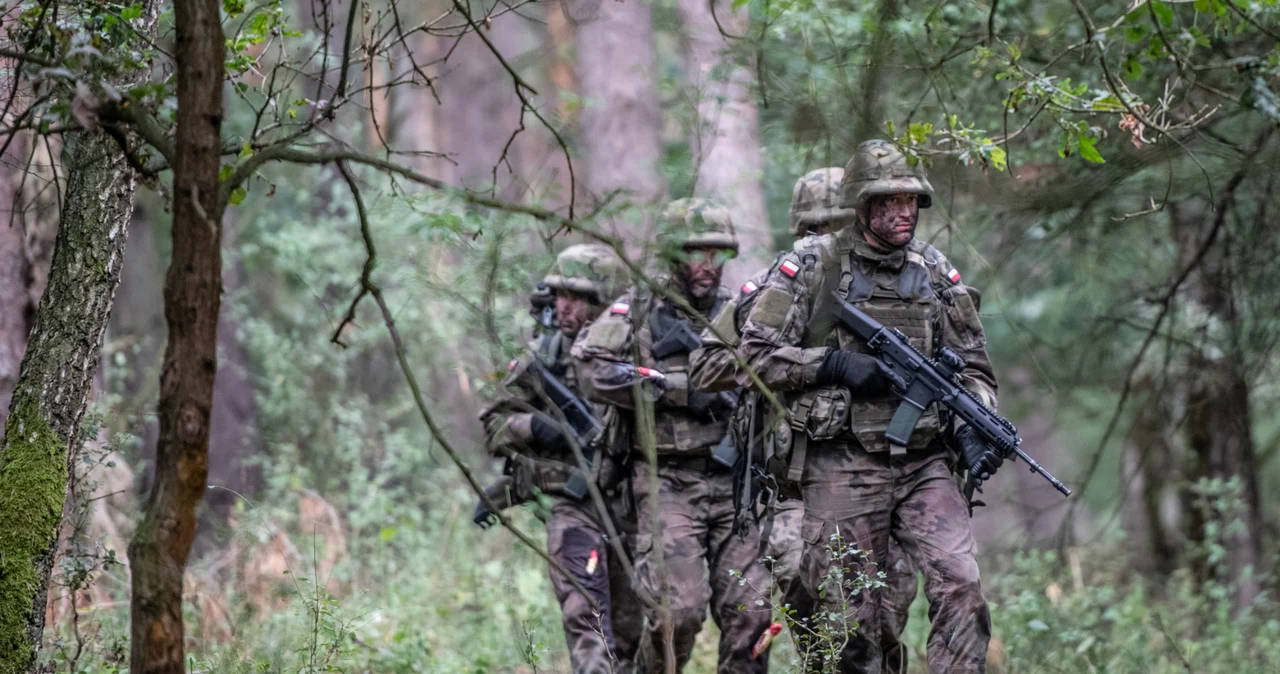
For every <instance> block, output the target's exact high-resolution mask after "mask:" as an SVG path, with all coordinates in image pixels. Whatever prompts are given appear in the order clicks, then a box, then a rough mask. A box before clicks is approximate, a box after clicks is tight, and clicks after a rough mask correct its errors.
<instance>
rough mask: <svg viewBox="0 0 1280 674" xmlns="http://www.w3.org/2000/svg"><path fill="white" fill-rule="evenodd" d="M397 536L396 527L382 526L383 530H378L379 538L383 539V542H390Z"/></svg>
mask: <svg viewBox="0 0 1280 674" xmlns="http://www.w3.org/2000/svg"><path fill="white" fill-rule="evenodd" d="M395 537H396V528H395V527H382V530H381V531H379V532H378V539H379V540H381V541H382V542H383V543H387V542H390V541H391V540H392V539H394V538H395Z"/></svg>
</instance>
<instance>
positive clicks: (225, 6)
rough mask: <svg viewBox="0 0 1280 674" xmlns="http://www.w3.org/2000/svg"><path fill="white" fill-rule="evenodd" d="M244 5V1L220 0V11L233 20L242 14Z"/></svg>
mask: <svg viewBox="0 0 1280 674" xmlns="http://www.w3.org/2000/svg"><path fill="white" fill-rule="evenodd" d="M245 4H246V2H245V0H222V11H224V12H226V13H227V16H229V17H231V18H233V19H234V18H236V17H237V16H240V15H241V14H243V13H244V7H245Z"/></svg>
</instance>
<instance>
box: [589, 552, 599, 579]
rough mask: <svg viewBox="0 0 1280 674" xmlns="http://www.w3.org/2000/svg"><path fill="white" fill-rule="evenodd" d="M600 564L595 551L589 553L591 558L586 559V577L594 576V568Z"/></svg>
mask: <svg viewBox="0 0 1280 674" xmlns="http://www.w3.org/2000/svg"><path fill="white" fill-rule="evenodd" d="M599 564H600V553H598V552H596V551H595V550H592V551H591V556H590V557H587V575H588V576H594V575H596V566H597V565H599Z"/></svg>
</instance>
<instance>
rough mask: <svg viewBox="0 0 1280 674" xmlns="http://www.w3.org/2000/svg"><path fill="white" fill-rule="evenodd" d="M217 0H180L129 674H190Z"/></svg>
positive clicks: (215, 301) (214, 183)
mask: <svg viewBox="0 0 1280 674" xmlns="http://www.w3.org/2000/svg"><path fill="white" fill-rule="evenodd" d="M219 7H220V5H219V3H218V2H217V0H178V1H177V2H175V3H174V11H175V21H174V24H175V25H176V27H177V57H176V60H177V73H176V79H177V83H178V120H177V122H178V123H177V134H176V143H175V152H174V155H175V157H176V161H175V163H174V167H173V260H172V262H170V264H169V271H168V274H167V275H166V276H165V287H164V309H165V311H164V313H165V322H166V324H167V325H168V328H169V339H168V343H167V344H166V346H165V353H164V365H163V366H162V368H161V374H160V400H159V405H158V408H157V412H158V414H157V416H158V417H159V421H160V437H159V440H158V441H157V443H156V474H155V482H154V484H152V486H151V491H150V493H149V494H148V495H147V501H146V506H145V509H144V515H143V519H142V522H141V524H139V525H138V529H137V531H136V532H135V533H134V537H133V541H132V542H131V543H130V544H129V563H130V566H131V568H132V572H133V598H132V602H131V607H132V625H131V643H130V646H131V649H132V650H131V657H130V668H129V671H130V672H133V674H153V673H157V674H158V673H163V674H181V673H182V672H184V671H185V668H184V657H183V628H182V574H183V569H184V567H185V566H186V563H187V555H188V554H189V553H190V551H191V541H192V539H193V538H194V537H195V519H196V518H195V515H196V512H195V511H196V506H198V505H199V503H200V500H201V498H202V497H203V496H204V489H205V477H206V474H207V472H208V454H209V417H210V410H211V408H212V406H213V382H214V376H215V373H216V372H217V368H218V349H217V328H218V309H219V305H220V303H221V295H222V254H221V250H220V248H219V243H218V241H219V235H220V230H221V224H220V217H221V213H219V212H218V210H217V199H218V164H219V143H220V130H221V126H222V76H223V35H222V29H221V27H220V25H219V22H218V11H219Z"/></svg>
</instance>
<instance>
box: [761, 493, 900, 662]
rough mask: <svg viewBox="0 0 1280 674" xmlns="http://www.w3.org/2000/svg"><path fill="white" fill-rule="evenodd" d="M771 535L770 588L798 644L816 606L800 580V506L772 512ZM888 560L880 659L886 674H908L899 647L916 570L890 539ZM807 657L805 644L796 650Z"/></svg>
mask: <svg viewBox="0 0 1280 674" xmlns="http://www.w3.org/2000/svg"><path fill="white" fill-rule="evenodd" d="M775 508H776V510H775V512H774V515H773V529H772V531H771V532H770V534H769V544H768V547H767V548H766V553H765V554H766V555H767V556H768V557H769V559H770V560H771V561H770V562H769V563H768V564H769V567H770V568H769V570H770V571H771V572H772V573H773V582H774V583H775V584H776V585H777V587H778V590H779V593H780V594H781V596H782V603H783V604H784V605H786V606H789V607H790V608H791V609H792V613H791V617H792V620H794V621H795V622H796V624H797V625H798V627H797V629H795V630H794V631H793V634H792V636H793V637H795V638H796V640H797V641H801V640H804V639H806V638H807V636H808V634H809V633H810V632H811V631H812V629H813V626H812V617H813V614H814V611H815V609H816V608H817V603H816V602H815V601H814V600H813V595H811V594H809V591H808V590H807V589H805V586H804V582H803V581H802V580H801V578H800V566H801V564H800V562H801V558H802V552H803V549H804V539H803V538H802V537H801V523H802V522H803V520H804V501H800V500H796V499H791V500H787V501H780V502H778V504H777V505H776V506H775ZM888 555H889V556H888V560H887V561H886V563H885V567H884V569H882V570H883V571H884V573H885V578H884V583H885V587H884V588H883V589H882V594H881V596H880V652H881V654H882V656H883V667H882V671H884V672H886V673H887V674H906V671H907V654H908V651H907V647H906V645H905V644H903V643H902V633H903V631H905V630H906V629H907V617H908V616H909V614H910V612H911V603H912V602H914V601H915V599H916V592H917V588H918V585H919V583H918V582H917V581H916V573H917V572H916V565H915V563H914V562H912V561H911V558H910V557H908V556H907V555H906V554H905V553H903V551H902V546H901V545H899V544H898V541H897V539H895V538H893V537H892V536H891V537H890V538H889V550H888ZM798 650H799V651H800V652H801V654H803V653H805V652H806V648H805V646H804V645H803V644H801V645H800V647H799V649H798Z"/></svg>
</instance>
